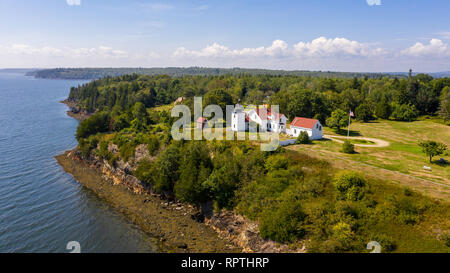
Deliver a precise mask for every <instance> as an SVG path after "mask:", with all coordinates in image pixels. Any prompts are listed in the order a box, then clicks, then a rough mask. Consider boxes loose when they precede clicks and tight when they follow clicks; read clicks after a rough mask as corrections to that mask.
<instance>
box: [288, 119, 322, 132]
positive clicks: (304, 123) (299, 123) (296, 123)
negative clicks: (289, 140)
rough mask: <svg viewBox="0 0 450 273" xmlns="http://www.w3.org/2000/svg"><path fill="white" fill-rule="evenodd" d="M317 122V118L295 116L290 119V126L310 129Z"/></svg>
mask: <svg viewBox="0 0 450 273" xmlns="http://www.w3.org/2000/svg"><path fill="white" fill-rule="evenodd" d="M317 122H318V120H317V119H310V118H299V117H296V118H294V120H293V121H292V123H291V126H293V127H300V128H307V129H312V128H314V125H316V123H317Z"/></svg>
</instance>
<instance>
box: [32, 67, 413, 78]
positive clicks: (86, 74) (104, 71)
mask: <svg viewBox="0 0 450 273" xmlns="http://www.w3.org/2000/svg"><path fill="white" fill-rule="evenodd" d="M134 73H136V74H140V75H168V76H171V77H182V76H223V75H234V76H238V75H249V76H252V75H272V76H311V77H337V78H353V77H358V78H363V77H366V76H367V77H369V78H379V77H383V76H388V77H399V78H402V77H405V74H402V73H395V74H382V73H354V72H332V71H307V70H292V71H288V70H267V69H252V68H206V67H186V68H183V67H166V68H55V69H43V70H35V71H30V72H28V73H27V75H28V76H35V77H37V78H44V79H79V80H91V79H100V78H104V77H116V76H122V75H127V74H134Z"/></svg>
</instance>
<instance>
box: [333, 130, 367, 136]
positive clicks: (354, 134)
mask: <svg viewBox="0 0 450 273" xmlns="http://www.w3.org/2000/svg"><path fill="white" fill-rule="evenodd" d="M334 132H335V133H336V134H338V135H340V136H347V133H348V132H347V130H344V129H341V130H340V131H337V130H334ZM350 136H351V137H358V136H361V133H360V132H359V131H352V130H350Z"/></svg>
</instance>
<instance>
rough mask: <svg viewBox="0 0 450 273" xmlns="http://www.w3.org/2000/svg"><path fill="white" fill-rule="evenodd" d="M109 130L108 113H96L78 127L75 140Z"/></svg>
mask: <svg viewBox="0 0 450 273" xmlns="http://www.w3.org/2000/svg"><path fill="white" fill-rule="evenodd" d="M108 130H109V113H107V112H98V113H96V114H94V115H93V116H91V117H90V118H88V119H86V120H83V121H82V122H81V123H80V125H78V128H77V133H76V138H77V140H78V141H80V139H82V138H87V137H89V136H91V135H95V134H97V133H103V132H108Z"/></svg>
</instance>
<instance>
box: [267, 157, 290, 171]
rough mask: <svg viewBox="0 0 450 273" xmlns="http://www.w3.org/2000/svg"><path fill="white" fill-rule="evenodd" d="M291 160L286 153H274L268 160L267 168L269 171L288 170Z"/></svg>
mask: <svg viewBox="0 0 450 273" xmlns="http://www.w3.org/2000/svg"><path fill="white" fill-rule="evenodd" d="M288 165H289V161H288V159H287V158H286V156H285V155H282V154H279V155H273V156H270V157H269V158H268V159H267V160H266V164H265V167H266V170H267V171H268V172H272V171H276V170H281V169H282V170H286V169H287V168H288Z"/></svg>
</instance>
